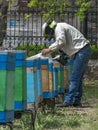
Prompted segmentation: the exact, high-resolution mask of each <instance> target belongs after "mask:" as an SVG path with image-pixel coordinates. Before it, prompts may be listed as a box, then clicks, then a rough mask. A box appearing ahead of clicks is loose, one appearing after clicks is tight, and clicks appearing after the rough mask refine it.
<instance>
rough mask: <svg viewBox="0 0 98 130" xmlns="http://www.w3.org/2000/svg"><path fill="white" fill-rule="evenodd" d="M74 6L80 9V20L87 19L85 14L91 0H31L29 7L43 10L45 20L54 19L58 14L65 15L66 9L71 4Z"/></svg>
mask: <svg viewBox="0 0 98 130" xmlns="http://www.w3.org/2000/svg"><path fill="white" fill-rule="evenodd" d="M71 3H72V4H73V3H74V5H72V6H76V7H78V11H77V16H79V17H80V20H83V19H84V18H85V13H86V11H87V10H88V8H89V7H90V5H91V1H90V0H31V1H30V2H29V4H28V7H30V8H33V7H38V8H41V13H42V14H43V16H44V18H45V20H49V18H50V19H53V18H54V16H55V15H56V14H58V13H60V14H63V12H64V13H66V12H67V10H66V7H68V6H69V5H70V4H71Z"/></svg>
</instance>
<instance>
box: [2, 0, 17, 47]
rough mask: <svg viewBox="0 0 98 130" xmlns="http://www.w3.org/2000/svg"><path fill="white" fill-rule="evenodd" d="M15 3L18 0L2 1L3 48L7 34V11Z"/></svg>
mask: <svg viewBox="0 0 98 130" xmlns="http://www.w3.org/2000/svg"><path fill="white" fill-rule="evenodd" d="M15 1H16V0H0V46H2V42H3V39H4V37H5V34H6V28H7V11H8V9H9V8H10V7H11V5H13V4H14V2H15Z"/></svg>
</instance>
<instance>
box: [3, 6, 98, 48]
mask: <svg viewBox="0 0 98 130" xmlns="http://www.w3.org/2000/svg"><path fill="white" fill-rule="evenodd" d="M76 12H77V9H76V8H72V7H68V12H67V13H65V14H64V15H63V21H65V22H67V23H69V24H71V25H73V26H75V27H76V28H78V29H79V30H80V31H81V32H82V33H83V34H84V35H85V37H86V38H87V39H89V40H90V42H91V44H95V45H98V6H97V5H96V6H92V7H91V8H90V10H89V11H88V12H87V14H86V18H85V20H84V21H83V22H81V21H80V20H79V18H78V17H77V16H76ZM26 14H28V15H30V17H29V18H28V19H25V15H26ZM55 19H56V21H58V22H59V21H61V20H62V17H60V15H59V14H58V15H57V16H56V17H55ZM43 23H44V19H43V16H42V15H41V14H40V12H39V11H31V10H29V9H28V11H27V12H25V11H24V10H16V9H12V10H10V11H8V15H7V30H6V36H5V39H4V41H3V47H4V48H8V47H13V48H14V47H16V46H21V45H30V44H36V45H39V44H44V42H43V37H42V29H41V27H42V24H43Z"/></svg>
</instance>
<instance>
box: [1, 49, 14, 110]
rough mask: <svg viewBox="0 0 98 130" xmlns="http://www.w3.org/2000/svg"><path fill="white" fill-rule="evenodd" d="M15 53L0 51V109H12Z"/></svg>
mask: <svg viewBox="0 0 98 130" xmlns="http://www.w3.org/2000/svg"><path fill="white" fill-rule="evenodd" d="M15 58H16V57H15V54H14V53H10V52H7V51H0V111H9V110H14V85H15V82H14V81H15Z"/></svg>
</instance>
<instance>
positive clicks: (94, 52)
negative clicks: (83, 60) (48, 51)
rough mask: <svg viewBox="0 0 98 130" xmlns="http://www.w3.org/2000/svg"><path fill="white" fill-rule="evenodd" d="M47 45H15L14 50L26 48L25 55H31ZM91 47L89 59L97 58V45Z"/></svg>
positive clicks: (53, 55) (53, 54)
mask: <svg viewBox="0 0 98 130" xmlns="http://www.w3.org/2000/svg"><path fill="white" fill-rule="evenodd" d="M48 46H49V45H48V44H47V45H44V44H40V45H36V44H31V45H24V46H19V47H16V50H27V56H32V55H35V54H37V53H40V52H41V50H42V49H44V48H47V47H48ZM91 49H92V55H91V59H98V47H96V46H95V45H91ZM57 54H58V52H57V51H55V52H53V53H52V57H55V55H57Z"/></svg>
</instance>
